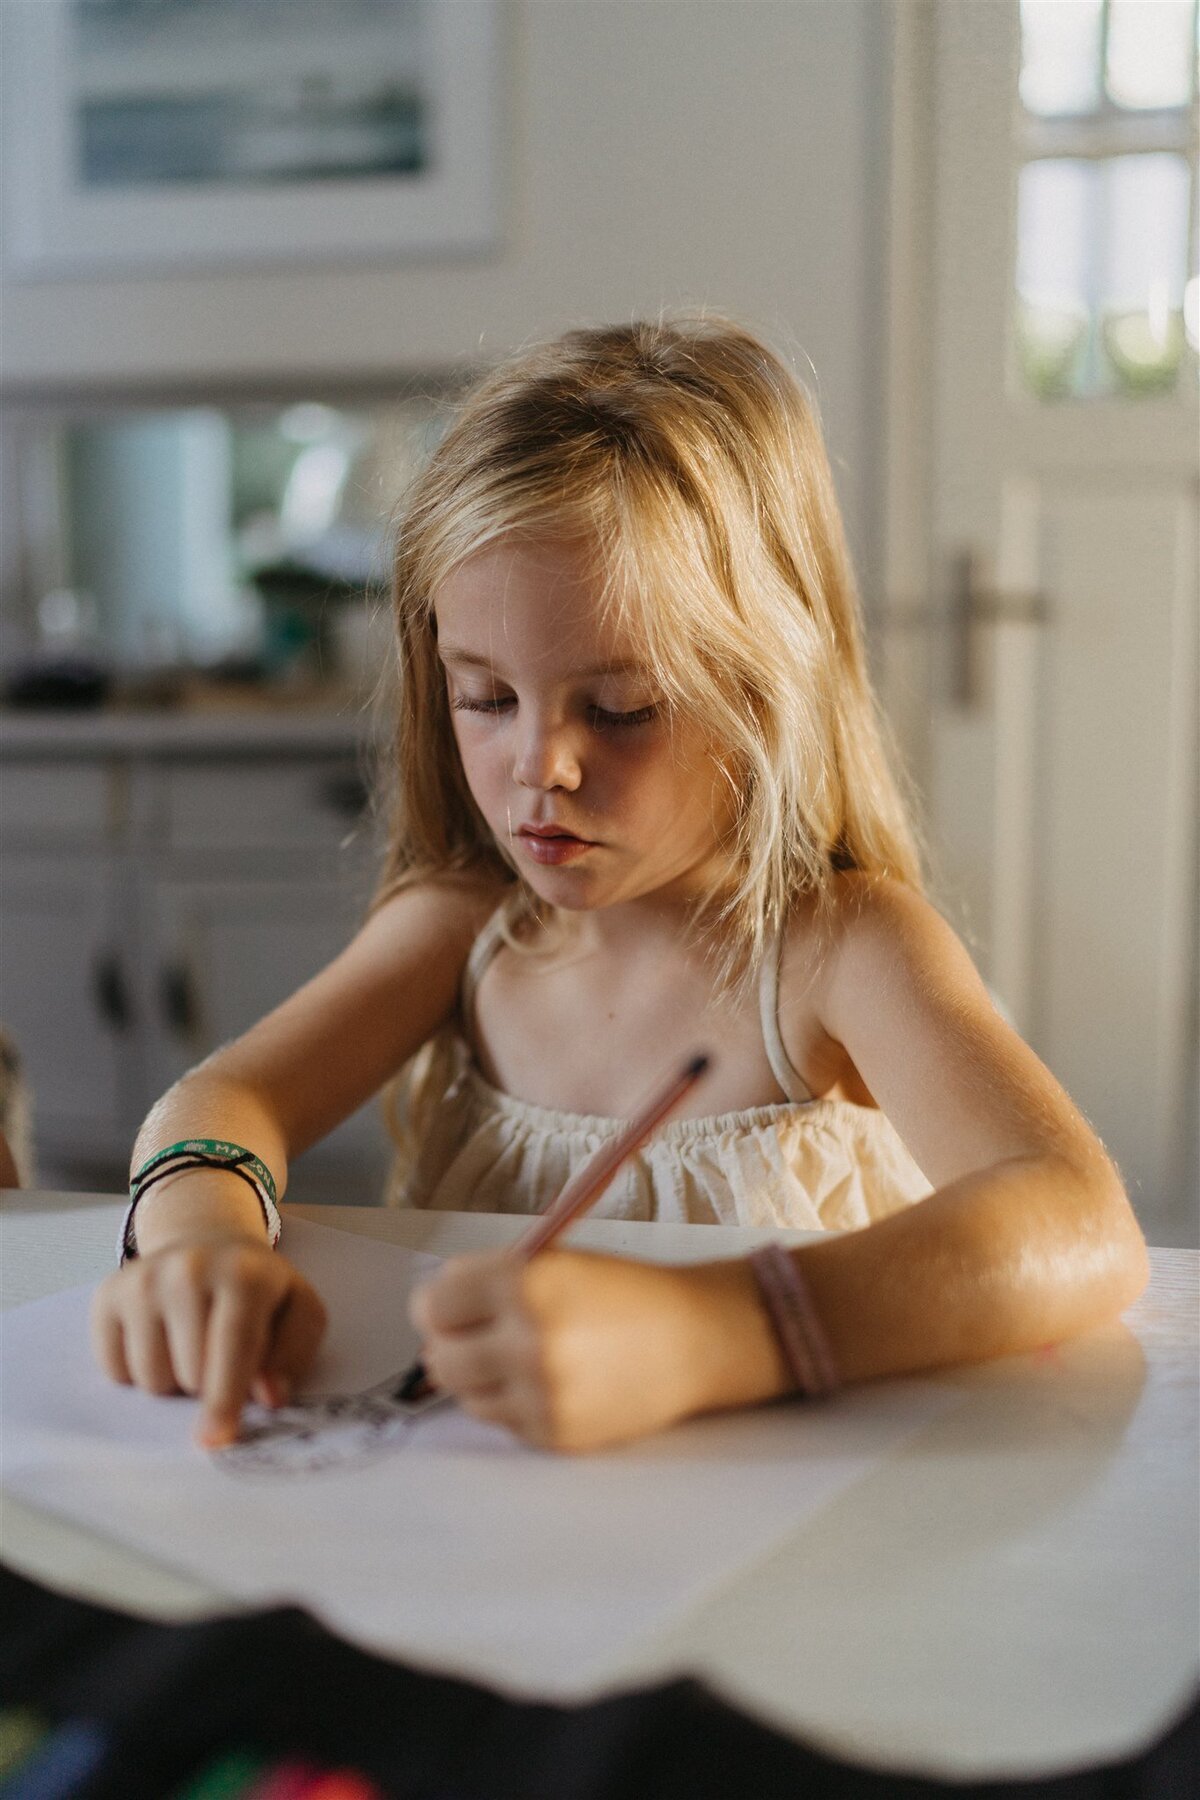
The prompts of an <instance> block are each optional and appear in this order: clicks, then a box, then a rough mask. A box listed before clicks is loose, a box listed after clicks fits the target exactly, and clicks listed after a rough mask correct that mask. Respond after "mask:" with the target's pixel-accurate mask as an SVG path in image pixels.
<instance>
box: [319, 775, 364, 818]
mask: <svg viewBox="0 0 1200 1800" xmlns="http://www.w3.org/2000/svg"><path fill="white" fill-rule="evenodd" d="M318 791H319V793H320V797H321V804H322V805H323V806H326V807H328V809H329V811H330V812H333V813H336V814H337V815H338V817H339V818H340V819H347V820H349V821H351V822H353V821H354V820H355V819H357V818H360V817H361V816H362V814H363V813H364V812H365V811H366V807H367V802H368V801H369V800H370V798H371V793H370V789H369V788H368V786H367V784H366V782H365V781H364V779H363V777H362V776H361V775H360V774H359V772H358V770H357V769H339V770H338V771H337V773H336V774H333V775H326V776H325V777H324V779H323V780H322V782H321V784H320V788H319V790H318Z"/></svg>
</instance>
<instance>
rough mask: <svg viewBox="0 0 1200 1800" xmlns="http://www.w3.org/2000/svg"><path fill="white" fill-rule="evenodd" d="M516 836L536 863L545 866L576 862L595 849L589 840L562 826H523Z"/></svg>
mask: <svg viewBox="0 0 1200 1800" xmlns="http://www.w3.org/2000/svg"><path fill="white" fill-rule="evenodd" d="M516 835H517V837H518V839H519V840H520V842H521V845H522V847H523V848H524V849H525V851H526V852H527V853H528V855H529V856H531V857H532V858H533V860H534V862H536V863H541V864H543V865H544V866H545V865H553V864H557V863H566V862H574V861H575V859H576V858H577V857H580V856H585V855H586V854H587V852H588V851H589V850H593V849H595V845H594V844H592V843H591V842H589V840H588V839H587V838H581V837H576V835H575V833H574V832H573V831H566V830H564V828H563V827H562V826H561V825H522V826H520V827H519V829H518V831H517V834H516Z"/></svg>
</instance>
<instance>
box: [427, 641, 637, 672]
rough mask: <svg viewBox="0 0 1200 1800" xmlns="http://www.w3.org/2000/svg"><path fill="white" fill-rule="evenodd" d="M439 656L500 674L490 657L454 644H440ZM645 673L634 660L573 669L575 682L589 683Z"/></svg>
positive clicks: (447, 661)
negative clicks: (603, 677)
mask: <svg viewBox="0 0 1200 1800" xmlns="http://www.w3.org/2000/svg"><path fill="white" fill-rule="evenodd" d="M438 655H439V657H440V658H441V660H442V661H443V662H444V663H454V664H456V665H457V666H458V667H460V668H464V669H483V670H486V672H487V673H488V674H489V675H494V674H497V673H499V672H500V671H498V670H497V668H496V665H495V663H493V662H492V660H491V658H490V657H487V656H480V655H478V654H477V652H475V651H474V650H460V649H458V647H457V646H456V645H454V644H442V643H439V644H438ZM644 672H645V664H644V663H640V662H634V661H632V660H629V661H625V662H607V663H595V664H593V665H592V667H591V668H587V669H572V671H571V674H572V677H573V678H574V679H575V680H578V681H587V680H588V679H589V678H590V677H591V676H593V675H631V674H634V673H637V674H642V673H644Z"/></svg>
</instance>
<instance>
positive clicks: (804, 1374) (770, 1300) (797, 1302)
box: [750, 1244, 842, 1399]
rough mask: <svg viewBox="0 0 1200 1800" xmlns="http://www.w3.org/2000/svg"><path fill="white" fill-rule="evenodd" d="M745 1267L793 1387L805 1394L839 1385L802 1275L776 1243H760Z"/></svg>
mask: <svg viewBox="0 0 1200 1800" xmlns="http://www.w3.org/2000/svg"><path fill="white" fill-rule="evenodd" d="M750 1268H751V1270H752V1272H753V1274H754V1279H755V1281H756V1282H757V1283H758V1291H759V1295H760V1296H761V1298H762V1303H763V1306H764V1307H765V1308H766V1312H767V1317H768V1318H769V1319H770V1321H771V1325H772V1328H773V1329H774V1332H775V1336H776V1338H777V1340H778V1343H779V1348H780V1349H781V1350H782V1352H783V1360H784V1362H785V1364H786V1365H787V1369H788V1373H789V1374H790V1375H791V1378H792V1381H793V1383H794V1384H795V1388H796V1391H797V1393H800V1394H803V1395H804V1396H805V1397H806V1398H807V1399H816V1398H817V1397H818V1396H819V1395H821V1394H833V1393H836V1392H837V1390H838V1388H840V1387H841V1385H842V1384H841V1381H840V1379H839V1377H838V1372H837V1365H836V1364H835V1362H834V1360H833V1352H832V1350H831V1349H830V1347H829V1339H828V1338H827V1337H826V1335H825V1328H824V1326H823V1325H822V1324H821V1321H820V1319H818V1317H817V1310H816V1308H815V1306H814V1305H813V1302H812V1295H811V1294H810V1293H809V1291H808V1285H807V1283H806V1282H805V1279H804V1277H803V1275H801V1273H800V1271H799V1269H798V1268H797V1267H796V1264H795V1262H794V1260H793V1259H792V1258H791V1257H790V1256H789V1255H788V1253H787V1251H786V1250H785V1249H784V1248H783V1245H782V1244H764V1245H763V1246H762V1248H761V1249H759V1250H754V1251H752V1252H751V1255H750Z"/></svg>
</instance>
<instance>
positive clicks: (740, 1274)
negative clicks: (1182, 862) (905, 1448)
mask: <svg viewBox="0 0 1200 1800" xmlns="http://www.w3.org/2000/svg"><path fill="white" fill-rule="evenodd" d="M847 885H848V895H847V904H846V906H845V909H844V914H843V918H842V922H841V925H840V927H839V929H838V931H837V932H836V934H835V941H834V943H833V945H832V947H831V949H830V952H829V954H828V955H827V957H826V959H825V961H824V964H823V965H822V968H821V970H820V972H819V974H818V976H817V978H816V992H815V994H811V993H810V995H809V996H808V998H809V1000H810V1002H811V1001H812V1000H813V999H815V1002H816V1007H817V1011H818V1013H819V1016H820V1019H821V1022H822V1024H823V1026H824V1028H825V1030H826V1032H827V1033H828V1035H829V1036H830V1037H831V1038H832V1039H834V1040H836V1042H837V1043H839V1044H842V1045H844V1046H845V1048H846V1050H847V1051H848V1052H849V1054H850V1056H851V1057H852V1059H853V1061H854V1064H855V1066H856V1068H857V1069H858V1071H859V1073H860V1075H861V1076H862V1078H863V1080H864V1081H865V1082H866V1084H867V1086H868V1087H869V1088H870V1090H871V1092H872V1094H873V1095H874V1096H875V1097H876V1098H877V1100H878V1101H879V1103H880V1105H881V1106H882V1107H883V1109H884V1110H885V1112H886V1113H887V1114H888V1116H889V1117H890V1118H891V1119H892V1121H893V1123H894V1124H895V1125H896V1126H897V1128H898V1129H899V1131H900V1133H901V1135H902V1136H903V1137H904V1139H905V1141H906V1143H907V1144H908V1146H909V1148H910V1149H911V1151H912V1152H913V1155H914V1156H915V1157H916V1159H917V1161H918V1162H919V1163H920V1165H921V1167H922V1168H923V1169H924V1171H925V1173H926V1174H927V1175H928V1177H929V1179H930V1180H931V1182H932V1183H933V1184H934V1186H935V1190H936V1191H935V1192H934V1193H933V1194H932V1195H931V1196H930V1198H929V1199H927V1200H925V1201H922V1202H920V1203H919V1204H917V1205H915V1206H911V1207H908V1208H907V1209H905V1210H904V1211H902V1212H898V1213H895V1214H893V1215H892V1216H891V1217H890V1218H886V1219H883V1220H881V1221H879V1222H878V1223H876V1224H873V1225H870V1226H867V1227H865V1228H864V1229H863V1230H860V1231H856V1232H850V1233H846V1234H845V1235H840V1236H831V1237H829V1238H828V1239H826V1240H823V1241H820V1242H817V1243H813V1244H807V1245H805V1246H804V1247H803V1248H800V1249H797V1250H795V1251H793V1252H792V1255H793V1256H794V1258H795V1260H796V1263H797V1266H798V1268H799V1269H800V1271H801V1273H802V1275H803V1277H804V1279H805V1281H806V1283H807V1285H808V1287H809V1290H810V1293H811V1295H812V1297H813V1301H814V1305H815V1308H816V1311H817V1314H818V1316H819V1318H820V1320H821V1322H822V1324H823V1326H824V1328H825V1331H826V1333H827V1335H828V1338H829V1340H830V1345H831V1348H832V1351H833V1355H834V1359H835V1362H836V1364H837V1366H838V1369H839V1371H840V1373H841V1375H842V1377H843V1379H845V1380H847V1381H862V1380H867V1379H870V1378H872V1377H875V1376H884V1375H891V1374H899V1373H902V1372H905V1371H912V1370H919V1369H927V1368H936V1367H940V1366H946V1365H950V1364H954V1363H960V1362H972V1361H979V1360H983V1359H984V1358H987V1357H993V1356H1000V1355H1004V1354H1007V1353H1011V1352H1015V1351H1021V1350H1026V1349H1030V1348H1032V1347H1035V1346H1037V1345H1040V1344H1044V1343H1046V1342H1050V1341H1056V1340H1058V1339H1061V1338H1065V1337H1068V1336H1070V1335H1072V1334H1074V1333H1077V1332H1080V1331H1084V1330H1087V1329H1088V1328H1089V1327H1091V1326H1094V1325H1097V1324H1099V1323H1101V1322H1103V1321H1105V1320H1107V1319H1110V1318H1112V1317H1113V1316H1115V1315H1116V1314H1117V1313H1118V1312H1119V1311H1121V1309H1122V1308H1124V1307H1125V1306H1128V1305H1129V1304H1130V1303H1131V1302H1132V1301H1133V1300H1134V1299H1135V1298H1136V1297H1137V1295H1138V1294H1139V1293H1140V1292H1141V1290H1142V1288H1143V1286H1144V1285H1145V1281H1146V1273H1147V1261H1146V1253H1145V1246H1144V1243H1143V1241H1142V1235H1141V1232H1140V1231H1139V1229H1138V1226H1137V1223H1136V1220H1135V1219H1134V1216H1133V1213H1132V1210H1131V1208H1130V1206H1129V1202H1128V1200H1127V1198H1126V1196H1125V1192H1124V1189H1123V1187H1122V1184H1121V1180H1120V1177H1119V1175H1118V1174H1117V1171H1116V1169H1115V1168H1114V1167H1113V1164H1112V1163H1111V1162H1110V1160H1109V1158H1108V1157H1107V1156H1106V1155H1105V1153H1104V1150H1103V1148H1102V1146H1101V1145H1100V1143H1099V1141H1098V1140H1097V1138H1096V1137H1095V1135H1094V1133H1093V1132H1092V1131H1091V1129H1090V1127H1089V1126H1088V1125H1087V1123H1086V1121H1085V1120H1084V1119H1083V1117H1082V1115H1081V1114H1080V1113H1079V1112H1078V1110H1077V1109H1076V1108H1075V1106H1074V1105H1073V1104H1072V1103H1071V1101H1070V1100H1069V1099H1068V1097H1067V1096H1066V1094H1065V1093H1064V1092H1063V1090H1062V1088H1061V1087H1060V1086H1059V1085H1058V1083H1057V1082H1056V1081H1055V1080H1054V1078H1053V1076H1052V1075H1051V1074H1050V1072H1049V1071H1048V1070H1047V1069H1046V1068H1045V1067H1044V1066H1043V1065H1042V1063H1041V1062H1039V1060H1038V1058H1037V1057H1036V1056H1035V1055H1034V1053H1033V1052H1032V1050H1030V1049H1029V1047H1028V1045H1026V1044H1024V1043H1023V1042H1022V1041H1021V1039H1020V1038H1019V1037H1018V1036H1017V1035H1016V1033H1015V1032H1013V1031H1012V1030H1011V1029H1010V1028H1009V1027H1008V1026H1007V1025H1006V1024H1005V1023H1004V1021H1003V1020H1002V1019H1001V1018H1000V1017H999V1015H998V1014H997V1012H996V1010H995V1008H994V1007H993V1006H992V1003H991V1001H990V999H989V998H988V995H987V992H986V990H985V989H984V987H983V984H982V982H981V981H980V979H979V977H978V975H977V973H976V971H975V969H974V967H973V966H972V964H971V961H970V958H969V957H968V955H967V953H966V951H965V950H964V949H963V947H962V945H961V944H960V943H959V941H958V939H957V938H956V937H955V935H954V933H953V932H952V931H951V930H950V928H949V927H948V926H947V925H946V924H945V922H944V921H943V920H942V919H941V918H940V917H939V916H938V914H937V913H936V912H934V910H933V909H932V908H931V907H930V906H929V905H928V904H927V903H926V902H925V901H923V900H921V899H920V898H919V897H917V896H915V895H913V894H911V893H909V892H907V891H906V890H904V889H901V888H898V887H894V886H891V885H889V884H883V885H880V886H877V887H869V886H867V885H866V884H863V885H862V886H861V887H860V886H855V885H854V884H853V883H848V884H847ZM782 997H783V1002H784V1005H783V1007H782V1009H781V1011H782V1012H784V1013H785V1014H786V1010H787V1002H788V998H789V995H788V971H787V969H786V967H785V974H784V989H783V996H782ZM785 1038H786V1023H785ZM414 1316H415V1318H416V1320H417V1323H418V1324H419V1326H420V1327H421V1329H422V1330H423V1331H424V1332H425V1334H426V1338H427V1357H426V1360H427V1363H428V1364H429V1366H430V1368H431V1370H432V1372H433V1373H434V1375H435V1377H436V1378H437V1379H438V1380H439V1381H440V1382H441V1383H442V1384H443V1385H445V1386H448V1387H450V1388H452V1389H453V1391H455V1392H457V1393H459V1394H460V1395H461V1396H462V1397H463V1399H464V1402H465V1404H467V1405H468V1406H469V1407H470V1408H471V1410H473V1411H476V1412H478V1413H479V1414H480V1415H481V1416H483V1417H487V1418H493V1419H497V1420H499V1421H501V1422H503V1423H505V1424H507V1425H509V1426H510V1427H511V1428H512V1429H514V1430H516V1431H519V1432H521V1433H522V1434H523V1435H525V1436H528V1437H530V1438H532V1439H534V1440H535V1441H537V1442H541V1443H546V1444H551V1445H554V1446H556V1447H559V1448H563V1449H589V1448H595V1447H597V1446H599V1445H602V1444H605V1443H612V1442H616V1441H618V1440H620V1439H621V1438H624V1437H633V1436H637V1435H638V1434H640V1433H641V1432H644V1431H649V1430H654V1429H656V1428H658V1427H659V1426H662V1425H664V1424H667V1423H669V1422H670V1421H671V1420H672V1419H676V1418H679V1417H681V1416H684V1415H686V1414H687V1413H691V1412H702V1411H707V1410H711V1409H714V1408H717V1407H726V1406H736V1405H744V1404H748V1403H751V1402H754V1401H757V1400H764V1399H768V1398H771V1397H772V1396H774V1395H777V1394H779V1393H782V1392H784V1391H785V1389H786V1387H787V1374H786V1370H785V1368H784V1365H783V1361H782V1358H781V1356H780V1353H779V1350H778V1348H777V1346H776V1343H775V1340H774V1337H773V1334H772V1331H771V1329H770V1326H769V1324H768V1322H767V1319H766V1316H765V1314H764V1311H763V1307H762V1305H761V1302H760V1299H759V1294H758V1289H757V1285H756V1283H755V1280H754V1277H753V1274H752V1272H751V1270H750V1268H749V1265H748V1264H747V1263H746V1262H745V1261H744V1260H738V1261H729V1262H716V1263H708V1264H700V1265H696V1266H693V1267H688V1268H657V1267H656V1268H651V1267H648V1266H646V1265H641V1264H630V1263H628V1262H622V1261H620V1260H619V1259H616V1258H611V1257H594V1256H581V1255H578V1254H572V1253H570V1252H553V1251H552V1252H549V1253H547V1254H546V1255H545V1256H544V1257H541V1258H539V1259H538V1260H537V1261H536V1262H534V1263H532V1264H530V1265H528V1266H527V1267H525V1268H524V1269H522V1268H520V1267H519V1266H518V1265H516V1264H515V1263H511V1262H504V1261H498V1260H497V1259H489V1258H472V1259H463V1260H462V1261H461V1262H459V1263H452V1264H450V1265H448V1266H447V1268H446V1270H445V1271H444V1272H443V1273H442V1275H441V1276H440V1277H439V1278H438V1279H437V1280H436V1281H435V1282H434V1283H432V1284H431V1285H430V1286H429V1287H428V1288H426V1289H424V1290H423V1291H422V1292H421V1293H420V1294H419V1295H418V1297H417V1300H416V1303H415V1308H414Z"/></svg>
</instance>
